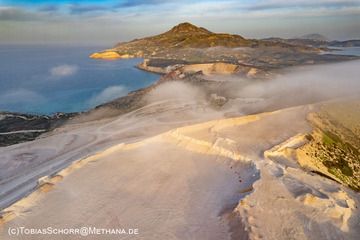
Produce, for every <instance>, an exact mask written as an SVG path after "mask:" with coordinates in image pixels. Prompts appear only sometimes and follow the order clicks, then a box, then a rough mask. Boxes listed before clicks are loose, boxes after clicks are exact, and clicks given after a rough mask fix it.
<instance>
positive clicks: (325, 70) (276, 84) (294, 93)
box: [219, 61, 360, 113]
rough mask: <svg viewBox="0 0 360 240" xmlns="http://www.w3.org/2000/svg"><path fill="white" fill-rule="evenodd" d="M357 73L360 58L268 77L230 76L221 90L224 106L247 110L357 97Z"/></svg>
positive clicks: (359, 90)
mask: <svg viewBox="0 0 360 240" xmlns="http://www.w3.org/2000/svg"><path fill="white" fill-rule="evenodd" d="M359 76H360V61H351V62H343V63H336V64H326V65H318V66H306V67H297V68H290V69H288V70H286V71H285V72H283V73H282V74H281V75H278V76H277V77H276V78H274V79H267V80H248V79H243V78H231V80H229V81H228V83H225V84H223V86H222V88H221V90H220V91H221V92H222V94H223V95H224V96H225V97H228V98H229V99H230V100H229V102H228V103H227V104H226V105H227V107H238V110H239V111H240V112H241V111H242V112H246V113H249V112H258V111H264V110H274V109H279V108H284V107H291V106H297V105H301V104H309V103H316V102H320V101H325V100H331V99H335V98H342V97H350V96H360V78H359ZM219 80H224V79H220V78H219ZM234 105H235V106H234ZM236 105H237V106H236Z"/></svg>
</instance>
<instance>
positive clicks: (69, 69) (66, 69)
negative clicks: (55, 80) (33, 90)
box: [50, 64, 78, 77]
mask: <svg viewBox="0 0 360 240" xmlns="http://www.w3.org/2000/svg"><path fill="white" fill-rule="evenodd" d="M77 71H78V67H77V66H75V65H67V64H64V65H59V66H56V67H53V68H51V69H50V74H51V76H53V77H67V76H71V75H74V74H75V73H76V72H77Z"/></svg>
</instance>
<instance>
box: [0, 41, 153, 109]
mask: <svg viewBox="0 0 360 240" xmlns="http://www.w3.org/2000/svg"><path fill="white" fill-rule="evenodd" d="M101 49H104V48H103V47H68V46H66V47H64V46H61V47H60V46H15V45H11V46H9V45H0V111H12V112H26V113H38V114H52V113H55V112H75V111H84V110H88V109H90V108H92V107H94V106H96V105H99V104H101V103H104V102H107V101H110V100H112V99H115V98H117V97H120V96H123V95H126V94H127V93H128V92H129V91H132V90H136V89H139V88H143V87H145V86H148V85H151V84H152V83H153V82H154V81H156V80H157V79H158V78H159V75H157V74H153V73H148V72H144V71H141V70H138V69H136V68H135V67H134V66H135V65H136V64H137V63H139V62H141V61H142V59H128V60H127V59H126V60H125V59H124V60H116V61H104V60H94V59H90V58H89V57H88V56H89V54H91V53H93V52H95V51H99V50H101Z"/></svg>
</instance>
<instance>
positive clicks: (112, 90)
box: [88, 86, 128, 107]
mask: <svg viewBox="0 0 360 240" xmlns="http://www.w3.org/2000/svg"><path fill="white" fill-rule="evenodd" d="M127 92H128V90H127V89H126V88H125V87H123V86H111V87H108V88H105V89H104V90H103V91H102V92H100V93H99V94H98V95H96V96H93V97H92V98H91V99H90V100H89V101H88V103H89V105H90V106H92V107H93V106H97V105H100V104H102V103H106V102H108V101H111V100H113V99H116V98H118V97H122V96H124V95H126V94H127Z"/></svg>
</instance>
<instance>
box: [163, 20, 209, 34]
mask: <svg viewBox="0 0 360 240" xmlns="http://www.w3.org/2000/svg"><path fill="white" fill-rule="evenodd" d="M166 33H167V34H187V33H195V34H212V32H210V31H209V30H207V29H205V28H202V27H197V26H195V25H194V24H191V23H188V22H184V23H180V24H178V25H176V26H175V27H173V28H172V29H170V30H169V31H168V32H166Z"/></svg>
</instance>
